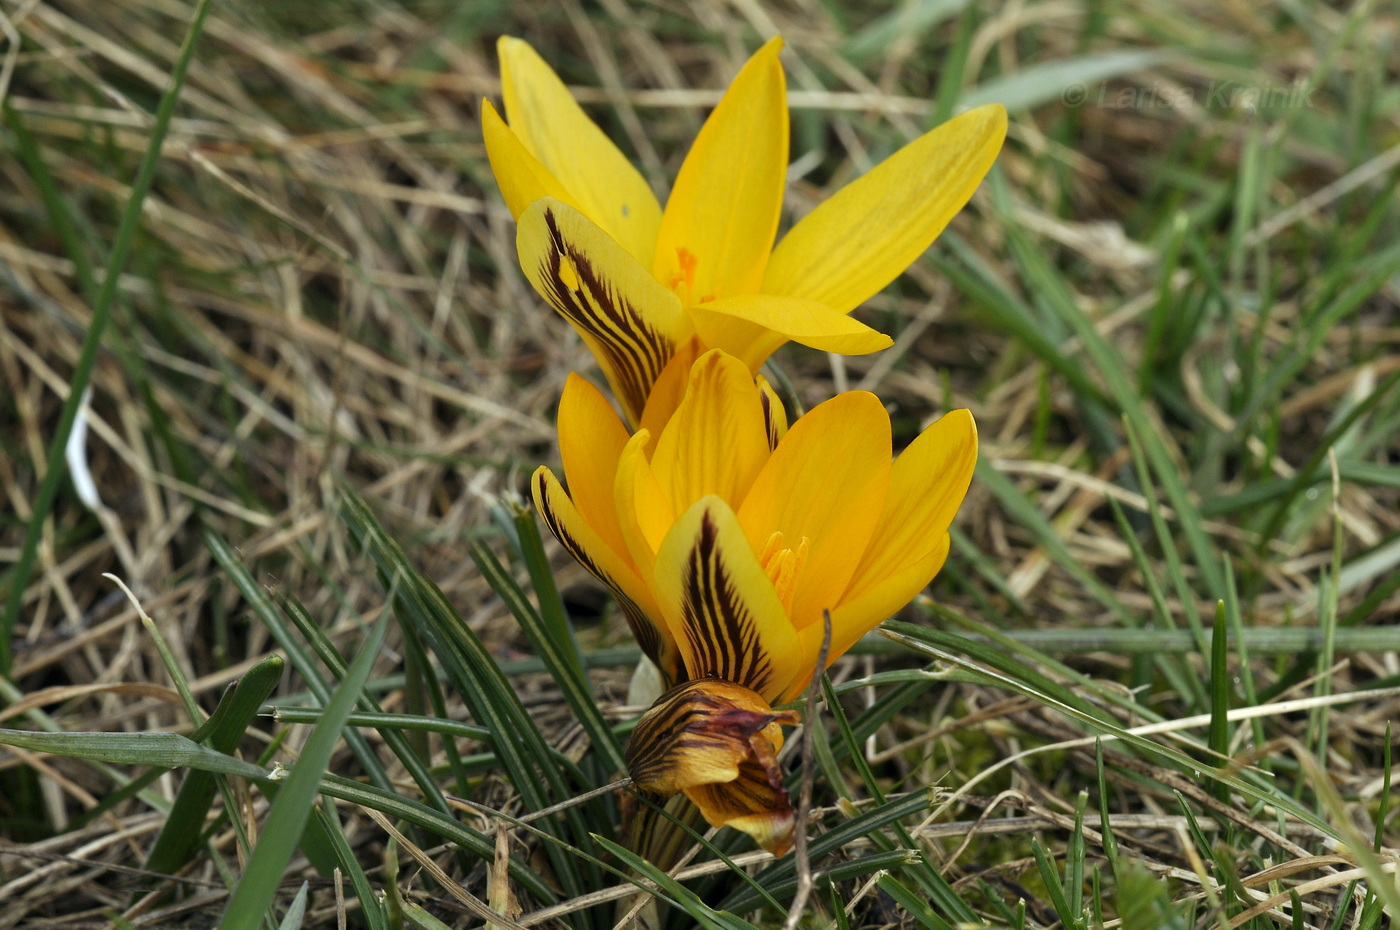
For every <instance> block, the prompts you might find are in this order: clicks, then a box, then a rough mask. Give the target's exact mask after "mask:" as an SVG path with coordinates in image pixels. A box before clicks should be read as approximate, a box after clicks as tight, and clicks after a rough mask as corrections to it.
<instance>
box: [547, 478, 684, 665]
mask: <svg viewBox="0 0 1400 930" xmlns="http://www.w3.org/2000/svg"><path fill="white" fill-rule="evenodd" d="M535 489H536V492H537V493H536V500H538V501H539V502H540V507H539V511H540V516H541V517H543V518H544V522H545V526H548V527H549V531H550V532H551V533H553V534H554V538H555V539H557V540H559V545H561V546H563V547H564V549H565V551H566V552H568V553H569V555H571V556H573V557H574V558H575V559H576V560H577V561H578V563H579V564H580V565H582V566H583V567H584V568H585V569H586V570H587V571H588V573H589V574H591V575H592V576H593V577H594V578H597V579H598V580H599V581H601V582H602V583H603V584H605V585H606V586H607V588H608V590H609V591H611V592H612V595H613V597H614V598H616V599H617V605H618V607H620V608H622V615H623V616H624V617H625V618H626V619H627V626H628V627H630V628H631V630H632V635H633V636H635V637H636V638H637V645H639V646H641V648H642V652H644V653H646V656H647V658H648V659H651V661H652V662H653V663H655V665H656V667H657V668H659V669H661V674H662V675H663V677H665V678H666V680H667V681H674V680H675V679H676V672H677V670H676V668H675V666H676V662H675V657H674V656H668V655H666V652H667V650H666V642H665V640H664V639H663V638H662V636H661V631H660V630H658V629H657V625H656V623H655V622H654V621H652V619H651V618H650V617H648V616H647V614H646V611H644V610H642V608H641V606H640V605H638V604H637V602H636V601H634V600H632V599H631V598H630V597H628V596H627V595H626V594H625V593H623V590H622V587H621V586H620V585H619V584H618V583H617V581H616V580H614V579H613V577H612V575H610V574H608V573H607V572H606V571H604V570H603V569H602V568H601V567H600V566H599V565H598V563H597V562H596V561H594V559H593V557H592V556H591V555H590V554H589V553H588V550H587V549H585V548H584V547H583V546H582V545H581V544H580V543H579V541H578V540H577V539H576V538H575V537H574V535H573V534H572V533H570V532H569V530H568V528H567V527H565V526H564V523H563V521H561V520H560V519H559V514H558V512H557V511H556V510H555V507H554V502H553V500H552V499H551V498H550V493H549V482H548V481H546V480H545V476H544V474H539V475H537V476H536V477H535ZM668 665H669V666H670V667H669V668H668Z"/></svg>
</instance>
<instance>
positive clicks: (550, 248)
mask: <svg viewBox="0 0 1400 930" xmlns="http://www.w3.org/2000/svg"><path fill="white" fill-rule="evenodd" d="M515 244H516V250H517V251H518V252H519V256H520V267H521V268H522V269H523V270H524V272H525V277H527V278H528V279H529V280H530V283H531V284H532V285H534V287H535V290H536V291H538V292H539V293H540V296H542V297H543V298H544V299H545V300H547V301H549V303H550V305H551V306H553V307H554V309H555V310H558V311H559V313H560V314H562V315H563V316H564V318H565V319H567V320H568V321H569V322H570V323H572V324H573V325H574V329H576V330H578V333H579V335H580V336H582V337H583V341H584V343H585V344H586V345H587V346H588V348H589V349H590V350H591V351H592V352H593V355H594V357H595V358H597V359H598V364H599V366H600V367H601V368H602V369H603V374H604V375H606V376H607V379H608V383H609V384H611V385H612V389H613V393H614V394H616V395H617V398H618V401H619V402H620V403H621V404H622V409H623V412H624V413H626V415H627V419H628V420H629V421H630V422H631V423H632V424H633V425H636V424H637V423H638V422H639V421H640V420H641V416H642V410H643V409H644V408H645V406H646V401H647V394H648V393H650V391H651V386H652V383H653V382H654V381H655V380H656V378H657V376H658V375H659V374H661V370H662V369H663V368H665V367H666V363H667V362H668V361H670V360H671V356H672V355H673V354H674V353H675V351H676V348H677V347H678V346H680V345H682V344H684V343H685V341H686V340H688V339H689V338H690V336H691V325H690V321H689V318H688V317H686V315H685V313H684V312H683V311H682V310H681V306H680V301H678V300H677V299H676V295H675V294H672V293H671V292H670V291H668V290H666V288H664V287H662V286H661V285H660V284H657V283H656V281H655V280H654V279H653V278H652V277H651V275H649V274H648V273H647V271H646V269H645V268H643V267H642V266H641V265H639V264H637V260H636V259H634V258H633V257H632V256H631V255H629V254H627V252H626V251H625V250H624V249H623V248H622V247H621V246H619V245H618V244H617V242H616V241H615V240H614V239H613V238H612V237H611V236H609V235H608V234H607V233H605V232H603V231H602V230H601V229H599V228H598V227H597V226H596V225H594V224H593V223H592V222H591V221H590V220H589V219H588V218H587V217H586V216H584V215H583V214H582V213H580V212H579V211H578V210H576V209H574V208H573V207H571V206H569V205H567V204H564V203H561V202H560V201H558V200H554V199H552V198H545V199H543V200H537V201H535V202H534V203H532V204H530V206H528V207H526V208H525V211H524V212H523V213H521V214H520V218H519V229H518V230H517V232H516V238H515Z"/></svg>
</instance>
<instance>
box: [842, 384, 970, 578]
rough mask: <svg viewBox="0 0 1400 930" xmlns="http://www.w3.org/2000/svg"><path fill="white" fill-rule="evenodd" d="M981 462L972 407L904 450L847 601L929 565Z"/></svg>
mask: <svg viewBox="0 0 1400 930" xmlns="http://www.w3.org/2000/svg"><path fill="white" fill-rule="evenodd" d="M976 466H977V424H976V423H975V422H973V419H972V414H971V413H970V412H968V411H967V410H953V411H951V412H949V413H948V414H947V415H945V416H943V417H942V418H940V419H939V420H937V421H935V422H934V423H932V424H930V425H929V427H928V428H927V429H925V430H924V431H923V432H922V433H921V434H919V437H918V438H917V439H915V440H914V441H913V442H911V443H910V444H909V447H908V448H907V449H905V450H904V451H903V452H902V453H900V456H899V458H898V459H897V460H896V461H895V463H894V468H893V469H892V471H891V474H890V490H889V496H888V497H887V498H886V500H885V506H884V510H883V512H882V513H881V515H880V522H879V524H878V525H877V527H876V530H875V534H874V536H873V537H872V540H871V543H870V547H869V548H868V549H866V550H865V554H864V555H863V556H862V557H861V560H860V565H859V566H858V567H857V568H856V572H855V574H854V575H853V576H851V582H850V586H849V588H848V589H847V592H846V595H845V597H844V598H843V600H852V599H854V598H858V597H860V596H861V595H863V594H864V593H865V592H866V591H867V590H869V589H870V588H872V587H873V586H874V585H876V584H879V583H880V582H881V581H882V580H883V579H885V578H888V577H890V576H893V575H896V574H899V573H900V572H902V571H903V570H904V569H905V568H907V567H908V566H909V565H913V564H923V563H925V562H926V561H927V559H928V556H929V554H930V553H931V552H932V551H933V550H934V549H935V548H937V547H938V546H940V545H944V540H943V537H944V535H945V534H946V533H947V531H948V527H949V526H950V525H951V524H952V522H953V517H954V516H956V515H957V512H958V508H959V507H960V506H962V502H963V498H964V497H965V496H966V495H967V488H968V485H969V484H971V483H972V471H973V469H974V468H975V467H976ZM929 577H930V578H932V577H933V576H932V575H930V576H929ZM927 583H928V579H927V578H926V579H924V582H923V584H927ZM917 593H918V589H916V590H915V591H914V592H912V593H911V594H910V597H913V596H914V594H917Z"/></svg>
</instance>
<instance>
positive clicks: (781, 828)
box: [685, 743, 796, 856]
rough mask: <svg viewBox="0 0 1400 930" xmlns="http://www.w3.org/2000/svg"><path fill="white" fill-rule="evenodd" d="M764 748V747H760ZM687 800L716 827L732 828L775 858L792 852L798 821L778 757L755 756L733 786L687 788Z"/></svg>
mask: <svg viewBox="0 0 1400 930" xmlns="http://www.w3.org/2000/svg"><path fill="white" fill-rule="evenodd" d="M759 745H762V743H759ZM685 796H686V797H688V798H690V800H691V801H692V802H693V803H694V804H695V806H696V807H698V808H699V809H700V813H701V815H702V816H704V818H705V820H706V821H708V822H709V824H710V826H713V827H733V828H734V829H735V830H738V831H739V832H741V833H747V834H748V835H749V836H751V837H753V840H754V842H756V843H758V845H759V846H762V847H763V848H764V849H765V850H767V851H768V852H770V853H772V854H773V855H774V856H784V855H787V852H788V850H790V849H792V834H793V829H794V824H795V822H796V818H795V817H794V816H793V813H792V801H791V800H790V799H789V797H788V792H787V788H786V787H784V786H783V774H782V770H781V769H780V768H779V767H778V760H777V757H776V756H775V755H771V754H766V753H765V754H760V753H759V752H757V751H755V752H754V758H752V759H746V760H744V762H743V763H741V764H740V766H739V777H738V778H736V779H734V780H733V781H731V782H722V783H712V784H708V785H697V786H696V787H694V788H687V789H686V791H685Z"/></svg>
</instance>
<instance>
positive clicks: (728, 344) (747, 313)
mask: <svg viewBox="0 0 1400 930" xmlns="http://www.w3.org/2000/svg"><path fill="white" fill-rule="evenodd" d="M686 310H687V312H688V313H689V314H690V318H691V320H692V321H693V322H694V324H695V330H696V332H697V333H699V334H700V338H701V339H703V340H704V341H705V344H706V345H708V346H712V347H714V348H716V349H724V350H725V351H726V352H728V353H730V354H731V355H734V356H737V357H738V358H740V359H742V360H743V361H744V363H745V364H746V365H748V366H749V370H750V371H757V370H758V366H760V365H762V364H763V362H764V361H765V360H766V359H767V358H768V356H770V355H772V354H773V352H774V350H775V349H777V348H778V347H779V346H781V345H782V344H783V343H785V342H788V341H789V340H791V341H792V342H800V343H802V344H803V345H805V346H811V347H812V348H814V349H820V350H821V351H823V352H835V353H837V354H838V355H867V354H869V353H871V352H878V351H880V350H881V349H887V348H889V347H890V346H891V345H893V344H894V340H892V339H890V337H889V336H886V335H885V334H884V333H882V332H878V331H876V330H873V329H871V328H870V327H869V326H866V325H865V324H864V323H862V322H860V321H859V320H855V319H852V318H851V317H849V316H847V315H846V314H845V313H844V312H838V311H836V310H833V309H832V308H830V307H828V306H827V305H826V304H823V303H818V302H817V301H815V300H807V299H805V298H800V297H781V296H775V295H772V294H739V295H735V296H732V297H723V298H720V299H718V300H712V301H709V302H707V303H704V304H700V305H693V306H690V307H687V308H686Z"/></svg>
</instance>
